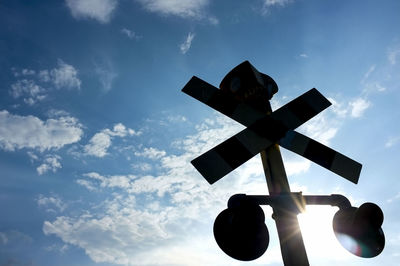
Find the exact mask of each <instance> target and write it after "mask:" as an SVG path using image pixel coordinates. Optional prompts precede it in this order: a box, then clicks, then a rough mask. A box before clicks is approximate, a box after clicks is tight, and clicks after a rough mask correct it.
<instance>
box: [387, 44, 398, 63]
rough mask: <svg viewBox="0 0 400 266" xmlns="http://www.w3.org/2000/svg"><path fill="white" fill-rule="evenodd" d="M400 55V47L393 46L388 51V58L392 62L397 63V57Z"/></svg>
mask: <svg viewBox="0 0 400 266" xmlns="http://www.w3.org/2000/svg"><path fill="white" fill-rule="evenodd" d="M399 55H400V48H399V47H398V48H392V49H390V50H389V52H388V60H389V62H390V64H392V65H395V64H396V63H397V57H398V56H399Z"/></svg>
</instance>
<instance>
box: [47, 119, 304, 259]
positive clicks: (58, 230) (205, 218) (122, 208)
mask: <svg viewBox="0 0 400 266" xmlns="http://www.w3.org/2000/svg"><path fill="white" fill-rule="evenodd" d="M241 129H243V127H242V126H240V125H238V124H237V123H236V122H233V121H231V120H230V119H227V118H224V117H222V116H220V115H217V117H216V118H215V119H213V120H206V121H205V122H204V123H203V124H202V125H199V126H198V127H197V132H196V133H195V134H194V135H190V136H187V137H185V138H184V139H182V140H180V141H176V142H174V144H173V145H174V147H176V148H178V149H180V150H181V151H182V152H181V153H180V154H168V153H167V152H165V151H161V150H159V149H156V148H152V149H151V148H148V149H143V155H146V156H154V157H159V160H160V169H161V170H160V172H159V174H157V175H141V176H137V175H129V174H127V175H102V174H100V173H97V172H91V173H87V174H84V175H83V176H82V178H80V179H78V180H77V181H76V182H77V183H78V184H79V185H82V186H84V187H86V188H87V189H88V190H90V191H92V192H93V193H104V195H107V197H108V199H106V200H105V201H103V202H101V203H100V204H98V205H95V206H93V208H91V209H89V210H85V211H83V212H82V213H81V214H80V215H78V216H76V215H73V216H65V215H64V216H59V217H57V218H56V219H54V220H52V221H45V222H44V224H43V232H44V233H45V234H46V235H55V236H58V237H60V238H61V239H62V240H63V241H64V242H65V243H66V244H70V245H74V246H78V247H81V248H82V249H84V250H85V252H86V254H88V255H89V256H90V258H91V259H92V260H93V261H95V262H106V263H116V264H121V265H150V264H159V265H166V264H174V265H187V264H193V263H194V264H198V265H207V264H209V263H207V262H209V261H210V260H212V261H213V263H214V264H218V265H227V264H230V263H231V262H232V260H231V259H230V258H228V257H227V256H222V255H221V254H222V253H221V251H220V250H219V248H218V246H217V245H216V243H215V241H214V239H213V236H212V233H211V232H212V219H210V218H209V217H216V215H217V214H218V213H219V212H220V211H221V210H223V209H224V208H225V206H226V201H227V200H228V199H229V197H230V195H232V194H234V193H238V192H243V193H248V194H262V193H265V189H266V184H265V179H264V177H263V175H262V173H263V169H262V166H261V163H260V160H259V157H256V158H254V159H252V160H250V161H249V162H247V163H246V164H244V165H243V166H241V167H239V168H238V169H237V170H236V171H234V172H233V173H231V174H229V175H228V176H226V177H225V178H224V179H222V180H220V181H219V182H217V183H216V184H214V185H213V186H209V185H208V183H207V182H206V181H205V180H204V179H203V178H202V177H201V176H200V175H199V174H198V173H197V172H196V170H195V169H194V168H193V167H192V165H191V164H190V160H191V159H193V158H194V157H196V156H198V155H199V154H201V152H204V151H205V150H207V149H209V148H211V147H213V146H215V145H216V144H217V143H219V142H220V141H222V140H224V139H225V138H227V137H229V136H231V135H232V134H234V133H236V132H238V131H240V130H241ZM289 161H290V160H289ZM288 168H289V170H288V172H290V173H293V174H295V173H300V172H305V171H307V169H306V168H307V167H306V166H303V164H302V162H300V161H299V160H298V161H295V162H294V163H293V164H292V165H291V164H289V165H288ZM139 202H140V203H139ZM266 216H267V217H268V216H269V215H268V214H266ZM270 220H271V219H268V222H269V223H272V224H273V221H272V220H271V221H270ZM268 252H269V254H275V255H276V256H275V255H273V256H270V257H268V261H270V260H272V261H275V262H276V261H280V251H279V246H278V245H277V244H275V245H271V247H270V248H269V249H268ZM150 254H151V256H150ZM178 255H179V256H178Z"/></svg>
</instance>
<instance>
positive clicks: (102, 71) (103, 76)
mask: <svg viewBox="0 0 400 266" xmlns="http://www.w3.org/2000/svg"><path fill="white" fill-rule="evenodd" d="M94 72H95V73H96V75H97V76H98V78H99V81H100V84H101V87H102V90H103V92H106V93H107V92H109V91H110V90H111V88H112V83H113V81H114V79H115V78H116V77H118V74H117V73H116V72H115V71H114V67H113V66H112V64H111V62H110V61H109V60H102V61H101V62H96V63H95V64H94Z"/></svg>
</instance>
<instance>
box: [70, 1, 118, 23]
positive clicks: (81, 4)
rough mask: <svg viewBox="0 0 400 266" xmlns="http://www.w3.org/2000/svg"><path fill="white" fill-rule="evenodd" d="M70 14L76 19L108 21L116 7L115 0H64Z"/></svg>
mask: <svg viewBox="0 0 400 266" xmlns="http://www.w3.org/2000/svg"><path fill="white" fill-rule="evenodd" d="M66 4H67V6H68V8H69V9H70V11H71V14H72V16H73V17H74V18H76V19H81V18H85V19H95V20H97V21H98V22H100V23H108V22H109V21H110V19H111V16H112V13H113V11H114V10H115V8H116V7H117V4H118V1H117V0H66Z"/></svg>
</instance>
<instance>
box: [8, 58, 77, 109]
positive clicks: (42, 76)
mask: <svg viewBox="0 0 400 266" xmlns="http://www.w3.org/2000/svg"><path fill="white" fill-rule="evenodd" d="M12 70H13V72H14V76H15V77H21V79H19V80H17V81H16V82H15V83H13V84H12V85H11V90H10V94H11V95H12V96H13V97H14V98H15V99H18V98H22V99H23V101H24V102H25V103H26V104H29V105H33V104H35V103H37V102H40V101H43V100H44V99H46V98H47V95H48V93H49V92H50V91H51V90H52V87H53V86H54V88H56V89H61V88H67V89H80V86H81V81H80V79H79V78H78V71H77V70H76V69H75V68H74V67H73V66H72V65H69V64H66V63H65V62H64V61H62V60H61V59H59V60H58V67H56V68H53V69H50V70H47V69H44V70H40V71H35V70H31V69H23V70H22V71H21V72H18V71H16V70H15V69H12Z"/></svg>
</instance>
